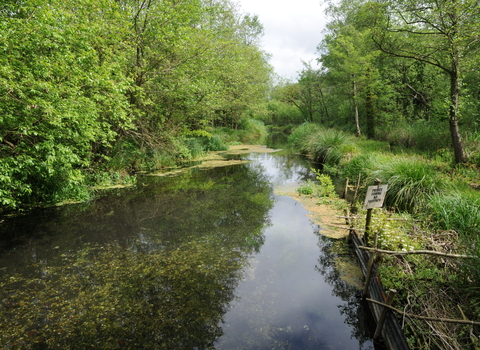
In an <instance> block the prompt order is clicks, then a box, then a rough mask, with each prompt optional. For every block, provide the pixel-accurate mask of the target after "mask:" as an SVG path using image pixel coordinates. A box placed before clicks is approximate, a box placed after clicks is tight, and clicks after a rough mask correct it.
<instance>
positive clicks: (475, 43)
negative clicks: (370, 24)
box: [369, 0, 480, 163]
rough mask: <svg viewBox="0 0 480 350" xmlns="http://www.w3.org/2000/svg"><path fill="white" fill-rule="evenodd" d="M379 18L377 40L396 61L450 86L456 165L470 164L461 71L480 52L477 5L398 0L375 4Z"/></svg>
mask: <svg viewBox="0 0 480 350" xmlns="http://www.w3.org/2000/svg"><path fill="white" fill-rule="evenodd" d="M369 6H370V8H371V9H372V11H371V13H372V14H376V16H377V17H376V23H375V27H374V28H375V30H374V33H373V34H374V35H373V39H374V41H375V43H376V45H377V47H378V48H379V49H380V50H382V51H383V52H385V53H388V54H390V55H393V56H397V57H403V58H408V59H413V60H417V61H421V62H425V63H427V64H429V65H432V66H435V67H437V68H439V69H441V70H442V71H443V72H445V73H446V75H447V76H448V79H449V83H450V93H449V118H448V120H449V128H450V135H451V138H452V144H453V149H454V155H455V162H456V163H462V162H464V161H465V151H464V146H463V142H462V137H461V134H460V130H459V121H460V119H461V115H462V113H461V109H462V106H461V104H460V97H461V87H462V77H463V73H462V70H463V68H464V67H466V66H467V65H468V64H469V60H473V59H475V54H476V53H477V52H478V51H479V50H480V41H479V38H480V23H479V21H478V18H479V17H480V7H479V6H478V1H476V0H440V1H436V0H435V1H433V0H425V1H420V2H419V1H413V0H395V1H387V2H385V3H384V4H380V3H371V4H370V5H369Z"/></svg>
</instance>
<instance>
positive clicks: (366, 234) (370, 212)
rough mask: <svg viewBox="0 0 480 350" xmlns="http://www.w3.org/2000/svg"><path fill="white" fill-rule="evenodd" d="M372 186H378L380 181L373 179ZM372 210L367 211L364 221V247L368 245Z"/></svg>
mask: <svg viewBox="0 0 480 350" xmlns="http://www.w3.org/2000/svg"><path fill="white" fill-rule="evenodd" d="M374 185H375V186H378V185H380V179H375V182H374ZM372 210H373V209H367V217H366V219H365V234H364V236H363V240H364V241H365V242H364V243H365V245H368V235H369V234H370V226H371V224H372Z"/></svg>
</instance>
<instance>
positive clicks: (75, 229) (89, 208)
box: [0, 153, 373, 350]
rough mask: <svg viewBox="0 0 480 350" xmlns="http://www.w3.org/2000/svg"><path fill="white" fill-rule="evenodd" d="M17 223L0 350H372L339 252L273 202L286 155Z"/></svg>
mask: <svg viewBox="0 0 480 350" xmlns="http://www.w3.org/2000/svg"><path fill="white" fill-rule="evenodd" d="M248 159H249V160H251V162H249V163H247V164H243V165H235V166H230V167H224V168H217V169H210V170H195V169H193V170H190V171H189V172H187V173H185V174H180V175H177V176H174V177H165V178H151V177H145V178H142V179H141V180H140V181H139V185H138V187H137V188H135V189H128V190H125V189H124V190H114V191H112V192H110V193H109V194H107V195H105V196H103V197H102V198H100V199H98V200H96V201H95V202H93V203H89V204H82V205H71V206H67V207H61V208H50V209H43V210H36V211H33V212H31V213H29V214H27V215H24V216H18V217H5V218H3V220H4V222H3V223H2V226H1V229H0V234H1V236H0V237H2V238H3V240H2V241H1V243H0V249H1V255H0V268H1V270H0V287H1V293H2V295H1V303H2V304H1V309H0V334H1V335H0V346H1V347H2V348H6V349H8V348H12V349H13V348H29V347H34V348H35V347H36V348H52V349H53V348H72V349H83V348H85V349H88V348H92V349H96V348H102V349H117V348H130V349H138V348H146V349H205V348H215V349H346V350H348V349H373V344H372V343H371V341H370V340H369V336H368V332H366V331H365V330H364V327H363V318H364V317H363V311H362V310H363V309H362V307H361V305H360V304H359V302H358V299H357V298H356V297H355V293H356V292H357V291H356V289H355V288H354V287H352V286H349V285H348V284H347V283H346V282H344V281H342V280H341V279H340V277H339V274H338V272H337V271H336V268H335V265H334V264H333V262H332V261H333V258H334V257H335V255H336V254H338V250H336V249H333V248H332V247H333V246H334V245H335V244H336V242H334V241H332V240H330V239H328V238H325V237H323V236H322V235H321V232H322V228H321V227H319V226H317V225H315V224H313V223H311V222H310V220H309V219H308V217H307V216H306V214H307V212H306V210H305V209H303V208H302V206H301V205H300V204H299V203H297V202H296V201H295V200H293V199H292V198H290V197H287V196H279V195H275V194H274V188H275V187H277V186H285V185H286V184H287V185H288V184H290V185H292V186H295V185H296V184H298V183H299V182H301V181H302V180H303V179H304V178H305V177H306V176H307V174H308V170H307V169H308V165H306V164H302V163H301V162H300V161H298V160H295V159H294V158H291V157H288V156H285V155H280V154H258V153H254V154H251V155H249V156H248Z"/></svg>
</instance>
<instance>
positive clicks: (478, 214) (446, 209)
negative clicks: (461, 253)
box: [429, 191, 480, 244]
mask: <svg viewBox="0 0 480 350" xmlns="http://www.w3.org/2000/svg"><path fill="white" fill-rule="evenodd" d="M429 209H430V210H431V212H432V213H433V217H434V220H435V222H436V223H437V225H439V227H440V228H441V229H443V230H455V231H456V232H458V233H459V234H460V235H461V236H462V237H463V238H465V239H466V240H467V241H468V240H471V239H472V240H473V242H474V243H475V244H476V243H477V242H476V237H477V236H479V234H480V196H479V195H478V193H474V192H473V193H472V192H470V191H468V192H467V191H464V192H460V191H456V192H451V193H449V194H437V195H434V196H432V198H431V200H430V202H429Z"/></svg>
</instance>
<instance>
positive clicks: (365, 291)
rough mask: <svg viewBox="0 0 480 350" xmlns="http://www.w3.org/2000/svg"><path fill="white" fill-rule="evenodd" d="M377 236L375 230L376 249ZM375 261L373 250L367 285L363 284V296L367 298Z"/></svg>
mask: <svg viewBox="0 0 480 350" xmlns="http://www.w3.org/2000/svg"><path fill="white" fill-rule="evenodd" d="M377 237H378V234H377V233H376V232H375V238H374V240H373V246H374V247H375V249H376V248H377ZM374 261H375V252H371V254H370V257H369V259H368V265H367V275H366V276H365V285H364V286H363V294H362V295H363V297H364V298H366V297H367V294H368V288H369V286H370V280H371V279H372V270H373V262H374Z"/></svg>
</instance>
